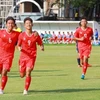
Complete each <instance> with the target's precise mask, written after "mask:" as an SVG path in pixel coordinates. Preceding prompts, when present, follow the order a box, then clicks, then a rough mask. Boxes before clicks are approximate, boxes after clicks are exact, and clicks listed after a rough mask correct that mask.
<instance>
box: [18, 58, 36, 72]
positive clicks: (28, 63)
mask: <svg viewBox="0 0 100 100" xmlns="http://www.w3.org/2000/svg"><path fill="white" fill-rule="evenodd" d="M35 60H36V57H34V58H20V60H19V66H20V72H21V73H24V72H26V68H27V67H29V68H30V69H31V70H33V68H34V65H35Z"/></svg>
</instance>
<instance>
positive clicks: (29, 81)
mask: <svg viewBox="0 0 100 100" xmlns="http://www.w3.org/2000/svg"><path fill="white" fill-rule="evenodd" d="M30 83H31V76H29V77H26V79H25V90H26V91H28V89H29V86H30Z"/></svg>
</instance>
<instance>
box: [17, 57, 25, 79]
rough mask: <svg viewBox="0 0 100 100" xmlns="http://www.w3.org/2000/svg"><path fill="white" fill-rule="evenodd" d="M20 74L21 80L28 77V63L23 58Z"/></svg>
mask: <svg viewBox="0 0 100 100" xmlns="http://www.w3.org/2000/svg"><path fill="white" fill-rule="evenodd" d="M19 72H20V77H21V78H23V77H24V76H25V75H26V61H25V59H23V58H20V60H19Z"/></svg>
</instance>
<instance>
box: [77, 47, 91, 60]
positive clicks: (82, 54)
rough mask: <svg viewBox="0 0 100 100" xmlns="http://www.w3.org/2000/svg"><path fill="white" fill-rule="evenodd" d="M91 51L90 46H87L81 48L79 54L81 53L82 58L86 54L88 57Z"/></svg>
mask: <svg viewBox="0 0 100 100" xmlns="http://www.w3.org/2000/svg"><path fill="white" fill-rule="evenodd" d="M90 53H91V49H90V47H87V48H79V55H80V58H81V59H82V58H83V57H84V56H86V57H88V58H89V57H90Z"/></svg>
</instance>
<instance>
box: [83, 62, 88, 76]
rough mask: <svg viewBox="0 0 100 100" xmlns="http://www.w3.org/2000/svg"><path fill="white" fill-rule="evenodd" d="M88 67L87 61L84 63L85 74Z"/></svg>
mask: <svg viewBox="0 0 100 100" xmlns="http://www.w3.org/2000/svg"><path fill="white" fill-rule="evenodd" d="M87 67H88V64H87V63H84V64H83V72H82V73H83V74H84V75H85V74H86V71H87Z"/></svg>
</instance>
